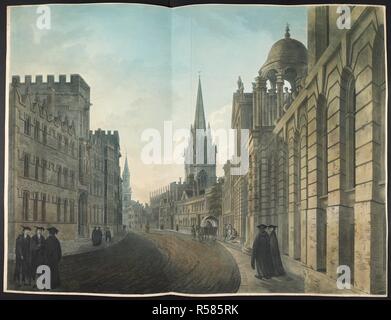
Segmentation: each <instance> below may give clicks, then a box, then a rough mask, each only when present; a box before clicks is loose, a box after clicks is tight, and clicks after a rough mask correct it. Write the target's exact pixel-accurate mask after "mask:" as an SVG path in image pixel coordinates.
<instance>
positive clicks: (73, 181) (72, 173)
mask: <svg viewBox="0 0 391 320" xmlns="http://www.w3.org/2000/svg"><path fill="white" fill-rule="evenodd" d="M69 175H70V176H71V185H70V187H71V188H73V187H74V185H75V173H74V172H73V171H71V172H70V174H69Z"/></svg>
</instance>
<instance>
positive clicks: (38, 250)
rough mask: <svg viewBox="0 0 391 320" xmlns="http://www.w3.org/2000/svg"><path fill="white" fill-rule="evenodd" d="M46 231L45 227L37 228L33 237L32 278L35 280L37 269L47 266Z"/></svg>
mask: <svg viewBox="0 0 391 320" xmlns="http://www.w3.org/2000/svg"><path fill="white" fill-rule="evenodd" d="M44 230H45V229H44V228H43V227H40V226H36V227H35V234H34V235H33V236H32V237H31V244H30V250H31V278H32V279H33V280H35V278H36V275H37V268H38V267H39V266H41V265H45V264H46V252H45V237H44V236H43V232H44Z"/></svg>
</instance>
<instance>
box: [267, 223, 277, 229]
mask: <svg viewBox="0 0 391 320" xmlns="http://www.w3.org/2000/svg"><path fill="white" fill-rule="evenodd" d="M269 228H273V229H276V228H278V226H275V225H274V224H271V225H269Z"/></svg>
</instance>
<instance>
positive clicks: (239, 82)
mask: <svg viewBox="0 0 391 320" xmlns="http://www.w3.org/2000/svg"><path fill="white" fill-rule="evenodd" d="M238 92H239V93H243V92H244V85H243V81H242V78H241V77H240V76H239V78H238Z"/></svg>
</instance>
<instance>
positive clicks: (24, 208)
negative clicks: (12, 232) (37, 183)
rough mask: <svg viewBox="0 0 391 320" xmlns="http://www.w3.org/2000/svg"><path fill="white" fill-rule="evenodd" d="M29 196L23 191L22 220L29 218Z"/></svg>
mask: <svg viewBox="0 0 391 320" xmlns="http://www.w3.org/2000/svg"><path fill="white" fill-rule="evenodd" d="M29 197H30V195H29V192H28V191H23V203H22V215H23V220H24V221H28V220H29Z"/></svg>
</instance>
